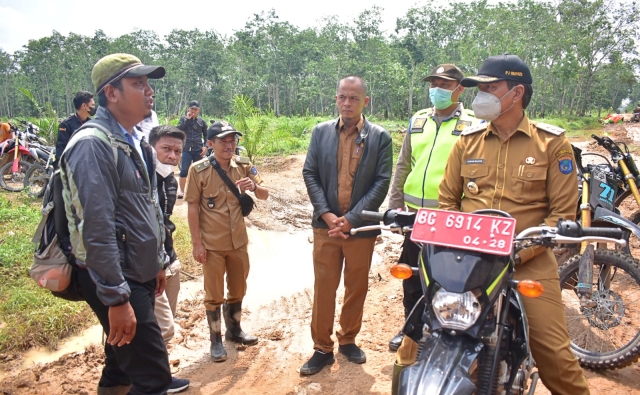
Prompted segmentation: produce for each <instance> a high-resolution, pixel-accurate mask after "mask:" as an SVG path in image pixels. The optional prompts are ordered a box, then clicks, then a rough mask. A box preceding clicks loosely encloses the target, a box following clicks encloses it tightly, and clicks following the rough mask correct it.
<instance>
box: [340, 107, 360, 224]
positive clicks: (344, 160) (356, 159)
mask: <svg viewBox="0 0 640 395" xmlns="http://www.w3.org/2000/svg"><path fill="white" fill-rule="evenodd" d="M363 127H364V117H363V116H362V115H361V116H360V122H358V124H357V125H356V127H355V128H351V129H347V128H346V127H345V126H344V122H342V117H340V122H339V123H338V131H339V133H340V137H339V139H338V204H339V205H340V211H341V212H342V215H344V214H346V213H347V211H349V206H350V205H351V193H352V191H353V177H354V176H355V174H356V170H357V169H358V164H359V163H360V157H361V156H362V149H363V148H364V142H361V143H360V144H358V145H356V144H355V143H354V142H355V141H356V138H358V136H359V135H360V131H361V130H362V128H363Z"/></svg>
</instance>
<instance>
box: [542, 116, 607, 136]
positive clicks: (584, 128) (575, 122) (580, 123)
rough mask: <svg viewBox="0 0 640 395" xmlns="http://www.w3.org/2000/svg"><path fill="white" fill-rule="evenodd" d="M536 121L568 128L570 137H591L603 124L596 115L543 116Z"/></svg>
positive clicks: (567, 133) (567, 132) (567, 131)
mask: <svg viewBox="0 0 640 395" xmlns="http://www.w3.org/2000/svg"><path fill="white" fill-rule="evenodd" d="M536 121H540V122H544V123H548V124H550V125H555V126H558V127H560V128H563V129H565V130H566V135H567V136H568V137H589V136H591V134H592V133H595V132H597V131H600V130H602V125H601V124H600V123H599V122H598V118H596V117H580V118H570V119H565V118H543V119H536Z"/></svg>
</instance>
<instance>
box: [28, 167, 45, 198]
mask: <svg viewBox="0 0 640 395" xmlns="http://www.w3.org/2000/svg"><path fill="white" fill-rule="evenodd" d="M50 178H51V174H50V173H49V172H47V171H46V170H45V168H44V166H42V165H40V164H37V163H36V164H35V165H31V167H29V170H27V173H26V174H25V176H24V189H25V190H26V191H27V193H28V194H29V196H31V197H34V198H41V197H42V196H44V191H45V190H46V189H47V184H48V183H49V179H50Z"/></svg>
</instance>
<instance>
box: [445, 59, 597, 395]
mask: <svg viewBox="0 0 640 395" xmlns="http://www.w3.org/2000/svg"><path fill="white" fill-rule="evenodd" d="M531 83H532V78H531V72H530V71H529V67H528V66H527V65H526V64H525V63H524V62H523V61H522V60H521V59H520V58H518V57H517V56H515V55H498V56H492V57H489V58H487V60H485V62H484V63H483V64H482V66H481V67H480V70H479V72H478V75H477V76H474V77H468V78H465V79H463V80H462V85H463V86H465V87H473V86H477V87H478V90H479V92H478V95H477V96H476V98H475V100H474V101H473V104H472V107H473V110H474V112H475V115H476V117H478V118H482V119H486V120H487V121H490V122H489V123H488V124H484V125H481V126H478V127H474V128H470V129H467V130H465V131H463V132H462V135H461V136H460V139H458V141H456V143H455V144H454V146H453V150H452V151H451V156H449V160H448V162H447V168H446V170H445V175H444V180H443V182H442V184H440V190H439V193H440V196H439V199H438V201H439V207H440V208H441V209H444V210H452V211H462V212H471V211H475V210H479V209H487V208H490V209H498V210H504V211H506V212H508V213H509V214H511V215H512V216H513V217H514V218H515V219H516V220H517V225H516V228H517V229H516V231H517V232H520V231H522V230H523V229H526V228H529V227H532V226H539V225H540V224H546V225H549V226H556V225H557V222H558V219H559V218H564V219H568V220H574V219H575V213H576V209H577V207H576V205H577V201H578V191H577V188H575V179H576V169H575V159H574V157H573V152H572V150H571V145H570V144H569V141H568V140H567V138H566V137H565V136H564V130H563V129H559V128H556V127H554V126H551V125H546V124H542V123H536V122H532V121H530V120H529V118H528V117H527V115H526V114H525V113H524V109H525V108H526V107H527V105H528V104H529V101H530V99H531V95H532V93H533V88H532V87H531ZM518 255H519V256H518ZM518 255H517V256H516V265H517V266H516V271H515V278H516V279H517V280H521V279H533V280H537V281H539V282H540V283H541V284H542V285H543V286H544V293H543V294H542V296H540V297H539V298H523V301H524V305H525V311H526V314H527V318H528V319H529V335H530V341H531V351H532V353H533V357H534V359H535V361H536V365H537V367H538V371H539V372H540V378H541V379H542V382H543V383H544V385H545V386H546V387H547V388H548V389H549V390H550V391H551V393H552V394H554V395H584V394H589V386H588V384H587V382H586V380H585V379H584V377H583V376H582V370H581V369H580V366H579V365H578V361H577V359H576V358H575V356H574V355H573V353H572V352H571V349H570V347H569V342H570V340H569V335H568V333H567V327H566V323H565V317H564V308H563V305H562V297H561V294H560V284H559V281H558V268H557V264H556V260H555V258H554V255H553V253H552V251H551V250H550V249H548V248H545V247H542V246H537V247H531V248H528V249H526V250H522V251H520V253H519V254H518Z"/></svg>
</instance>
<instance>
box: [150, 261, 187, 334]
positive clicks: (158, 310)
mask: <svg viewBox="0 0 640 395" xmlns="http://www.w3.org/2000/svg"><path fill="white" fill-rule="evenodd" d="M180 266H181V265H180V261H179V260H176V261H174V262H173V263H172V264H170V265H169V266H168V267H167V269H166V270H165V272H166V275H167V284H166V286H165V288H164V292H163V293H162V295H160V296H157V297H156V303H155V305H154V307H153V313H154V314H155V316H156V320H158V326H159V327H160V332H161V333H162V340H164V342H165V343H168V342H169V340H171V339H173V336H174V334H175V329H174V323H173V317H175V316H176V309H177V305H178V293H179V292H180Z"/></svg>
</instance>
